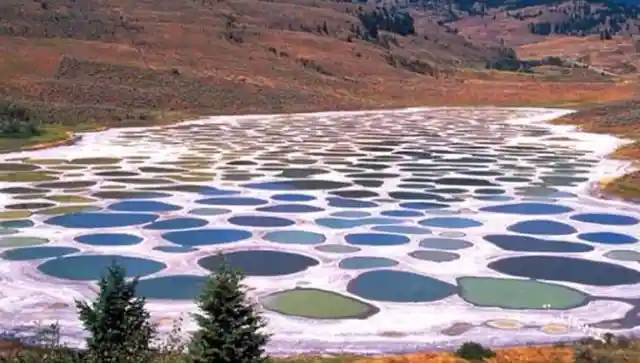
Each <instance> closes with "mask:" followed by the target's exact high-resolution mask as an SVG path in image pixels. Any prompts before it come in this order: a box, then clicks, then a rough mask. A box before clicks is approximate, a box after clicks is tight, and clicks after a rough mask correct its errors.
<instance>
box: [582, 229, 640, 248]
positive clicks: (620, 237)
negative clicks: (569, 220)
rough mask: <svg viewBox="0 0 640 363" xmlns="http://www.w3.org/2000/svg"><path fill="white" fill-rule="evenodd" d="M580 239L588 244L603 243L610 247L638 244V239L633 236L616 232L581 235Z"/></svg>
mask: <svg viewBox="0 0 640 363" xmlns="http://www.w3.org/2000/svg"><path fill="white" fill-rule="evenodd" d="M578 238H580V239H581V240H584V241H588V242H593V243H603V244H608V245H623V244H629V243H636V242H638V239H637V238H635V237H633V236H630V235H628V234H622V233H615V232H590V233H581V234H579V235H578Z"/></svg>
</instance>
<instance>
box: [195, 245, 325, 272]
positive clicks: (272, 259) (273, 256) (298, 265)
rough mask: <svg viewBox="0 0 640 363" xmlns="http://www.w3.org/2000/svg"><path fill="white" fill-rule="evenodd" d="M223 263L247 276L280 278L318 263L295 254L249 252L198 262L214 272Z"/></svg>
mask: <svg viewBox="0 0 640 363" xmlns="http://www.w3.org/2000/svg"><path fill="white" fill-rule="evenodd" d="M223 262H226V263H228V264H229V265H230V266H231V267H234V268H237V269H239V270H240V271H242V272H243V273H244V274H245V275H248V276H280V275H289V274H292V273H296V272H300V271H304V270H306V269H308V268H309V267H312V266H316V265H318V264H319V263H320V262H319V261H318V260H316V259H313V258H311V257H307V256H305V255H300V254H297V253H290V252H281V251H270V250H251V251H237V252H230V253H226V254H224V255H213V256H209V257H205V258H203V259H201V260H199V261H198V264H199V265H200V266H202V267H203V268H205V269H207V270H210V271H215V269H216V268H217V267H219V266H220V264H222V263H223Z"/></svg>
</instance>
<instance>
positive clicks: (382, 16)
mask: <svg viewBox="0 0 640 363" xmlns="http://www.w3.org/2000/svg"><path fill="white" fill-rule="evenodd" d="M358 18H359V19H360V22H361V23H362V26H363V27H364V30H365V34H364V35H365V36H367V37H369V38H372V39H378V35H379V31H380V30H384V31H387V32H390V33H395V34H399V35H402V36H407V35H413V34H415V33H416V28H415V25H414V20H413V17H411V15H410V14H409V13H408V12H407V11H405V10H400V9H398V8H396V7H391V8H386V7H378V8H375V9H373V10H364V9H360V12H359V13H358Z"/></svg>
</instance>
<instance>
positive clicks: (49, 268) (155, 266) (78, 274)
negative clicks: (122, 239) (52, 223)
mask: <svg viewBox="0 0 640 363" xmlns="http://www.w3.org/2000/svg"><path fill="white" fill-rule="evenodd" d="M113 262H115V263H117V264H118V265H120V266H122V267H124V268H125V269H126V271H127V277H135V276H146V275H150V274H153V273H156V272H158V271H160V270H162V269H164V268H165V267H167V266H166V265H165V264H163V263H161V262H158V261H154V260H149V259H145V258H139V257H127V256H120V255H81V256H69V257H59V258H55V259H53V260H48V261H46V262H44V263H42V264H41V265H40V266H38V269H39V270H40V272H42V273H44V274H45V275H49V276H52V277H56V278H60V279H67V280H80V281H91V280H98V279H99V278H100V277H101V276H103V275H104V274H105V272H106V271H107V268H108V267H109V266H110V265H111V264H112V263H113Z"/></svg>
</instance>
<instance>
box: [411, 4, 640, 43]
mask: <svg viewBox="0 0 640 363" xmlns="http://www.w3.org/2000/svg"><path fill="white" fill-rule="evenodd" d="M633 1H636V0H633ZM410 4H411V6H412V7H414V8H416V9H421V10H424V11H427V12H428V13H429V15H430V16H432V17H435V18H437V19H438V22H439V23H440V24H443V25H445V26H447V27H449V28H451V29H454V30H455V31H456V32H459V34H462V35H464V36H465V37H467V38H469V39H473V40H475V41H479V42H483V43H495V42H497V43H500V44H506V45H508V46H517V45H522V44H528V43H533V42H536V41H539V40H541V39H543V38H544V37H546V36H549V35H570V36H589V35H598V36H599V37H600V38H601V39H602V40H607V39H610V38H611V37H612V36H615V35H624V36H633V35H638V34H640V7H639V6H638V5H637V4H634V3H632V2H623V1H616V0H568V1H567V0H523V1H509V0H490V1H475V0H436V1H426V0H425V1H423V0H417V2H413V1H412V2H410Z"/></svg>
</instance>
